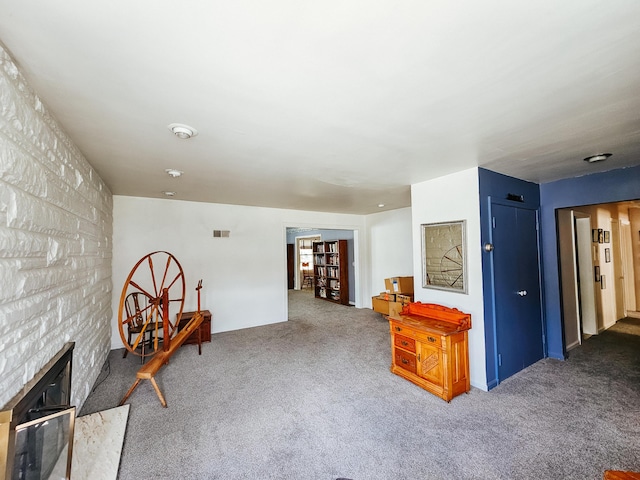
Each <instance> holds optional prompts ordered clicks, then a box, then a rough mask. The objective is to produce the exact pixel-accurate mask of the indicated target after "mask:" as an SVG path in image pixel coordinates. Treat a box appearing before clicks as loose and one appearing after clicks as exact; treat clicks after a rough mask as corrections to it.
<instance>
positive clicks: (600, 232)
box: [598, 228, 604, 243]
mask: <svg viewBox="0 0 640 480" xmlns="http://www.w3.org/2000/svg"><path fill="white" fill-rule="evenodd" d="M598 243H604V230H602V229H601V228H599V229H598Z"/></svg>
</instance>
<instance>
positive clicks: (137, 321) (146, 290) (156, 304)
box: [118, 251, 186, 356]
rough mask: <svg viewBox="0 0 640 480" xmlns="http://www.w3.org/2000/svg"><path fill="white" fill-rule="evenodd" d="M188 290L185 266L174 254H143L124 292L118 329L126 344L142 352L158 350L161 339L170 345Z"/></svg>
mask: <svg viewBox="0 0 640 480" xmlns="http://www.w3.org/2000/svg"><path fill="white" fill-rule="evenodd" d="M185 292H186V286H185V278H184V272H183V271H182V266H181V265H180V263H179V262H178V260H176V258H175V257H174V256H173V255H172V254H170V253H169V252H163V251H158V252H153V253H149V254H147V255H145V256H144V257H142V258H141V259H140V260H139V261H138V263H136V264H135V266H134V267H133V269H132V270H131V272H130V273H129V276H128V277H127V280H126V281H125V283H124V287H123V288H122V294H121V296H120V306H119V308H118V330H119V332H120V338H121V340H122V343H123V345H124V347H125V348H126V349H127V350H128V351H129V352H131V353H134V354H136V355H141V356H150V355H153V354H155V353H156V352H157V351H158V349H159V345H160V342H162V343H163V348H164V349H167V348H168V344H169V343H170V340H171V338H172V337H174V336H175V334H176V333H177V331H178V320H177V319H179V318H180V317H181V315H182V309H183V307H184V300H185ZM174 314H176V315H174ZM172 318H174V319H176V320H172ZM141 346H142V348H141V351H139V347H141Z"/></svg>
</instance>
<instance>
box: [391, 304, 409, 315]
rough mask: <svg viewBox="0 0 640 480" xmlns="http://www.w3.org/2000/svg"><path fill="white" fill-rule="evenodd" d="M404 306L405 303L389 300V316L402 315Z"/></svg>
mask: <svg viewBox="0 0 640 480" xmlns="http://www.w3.org/2000/svg"><path fill="white" fill-rule="evenodd" d="M404 306H405V305H404V304H402V303H400V302H389V316H390V317H395V316H398V315H400V313H401V312H402V309H403V308H404Z"/></svg>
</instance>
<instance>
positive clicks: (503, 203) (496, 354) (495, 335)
mask: <svg viewBox="0 0 640 480" xmlns="http://www.w3.org/2000/svg"><path fill="white" fill-rule="evenodd" d="M487 200H488V202H487V203H488V209H487V213H488V215H487V221H488V222H489V225H488V227H489V228H488V238H489V242H488V245H491V249H492V250H491V251H489V270H490V277H491V304H492V305H491V327H492V330H493V331H492V334H493V351H492V352H491V354H492V356H493V361H494V363H493V365H494V369H495V371H494V375H495V376H494V378H495V379H496V383H495V385H492V386H490V388H493V387H495V386H497V385H500V382H501V381H502V380H501V378H500V375H499V373H500V372H499V358H498V357H499V352H498V318H497V317H498V315H497V309H496V305H497V301H496V288H495V264H494V258H493V206H494V205H501V206H505V207H512V208H521V209H523V210H532V211H534V212H535V215H536V245H537V250H538V252H537V253H538V255H537V256H538V262H537V263H538V287H539V288H538V290H539V292H540V298H539V299H538V300H539V302H540V322H541V325H542V355H543V358H546V357H547V356H548V353H547V342H546V321H545V312H544V290H543V286H544V284H543V282H542V279H543V271H542V258H541V252H540V245H541V239H540V207H538V206H535V207H534V206H531V205H527V204H525V203H519V202H515V201H510V200H504V199H502V198H495V197H493V196H491V195H489V196H488V199H487ZM484 247H485V251H486V248H487V244H485V245H484ZM485 355H487V356H488V355H489V351H488V350H487V351H486V352H485Z"/></svg>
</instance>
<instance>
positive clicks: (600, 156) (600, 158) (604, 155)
mask: <svg viewBox="0 0 640 480" xmlns="http://www.w3.org/2000/svg"><path fill="white" fill-rule="evenodd" d="M611 155H613V154H612V153H598V154H596V155H591V156H590V157H587V158H585V159H584V161H585V162H587V163H595V162H602V161H603V160H606V159H607V158H609V157H610V156H611Z"/></svg>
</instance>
